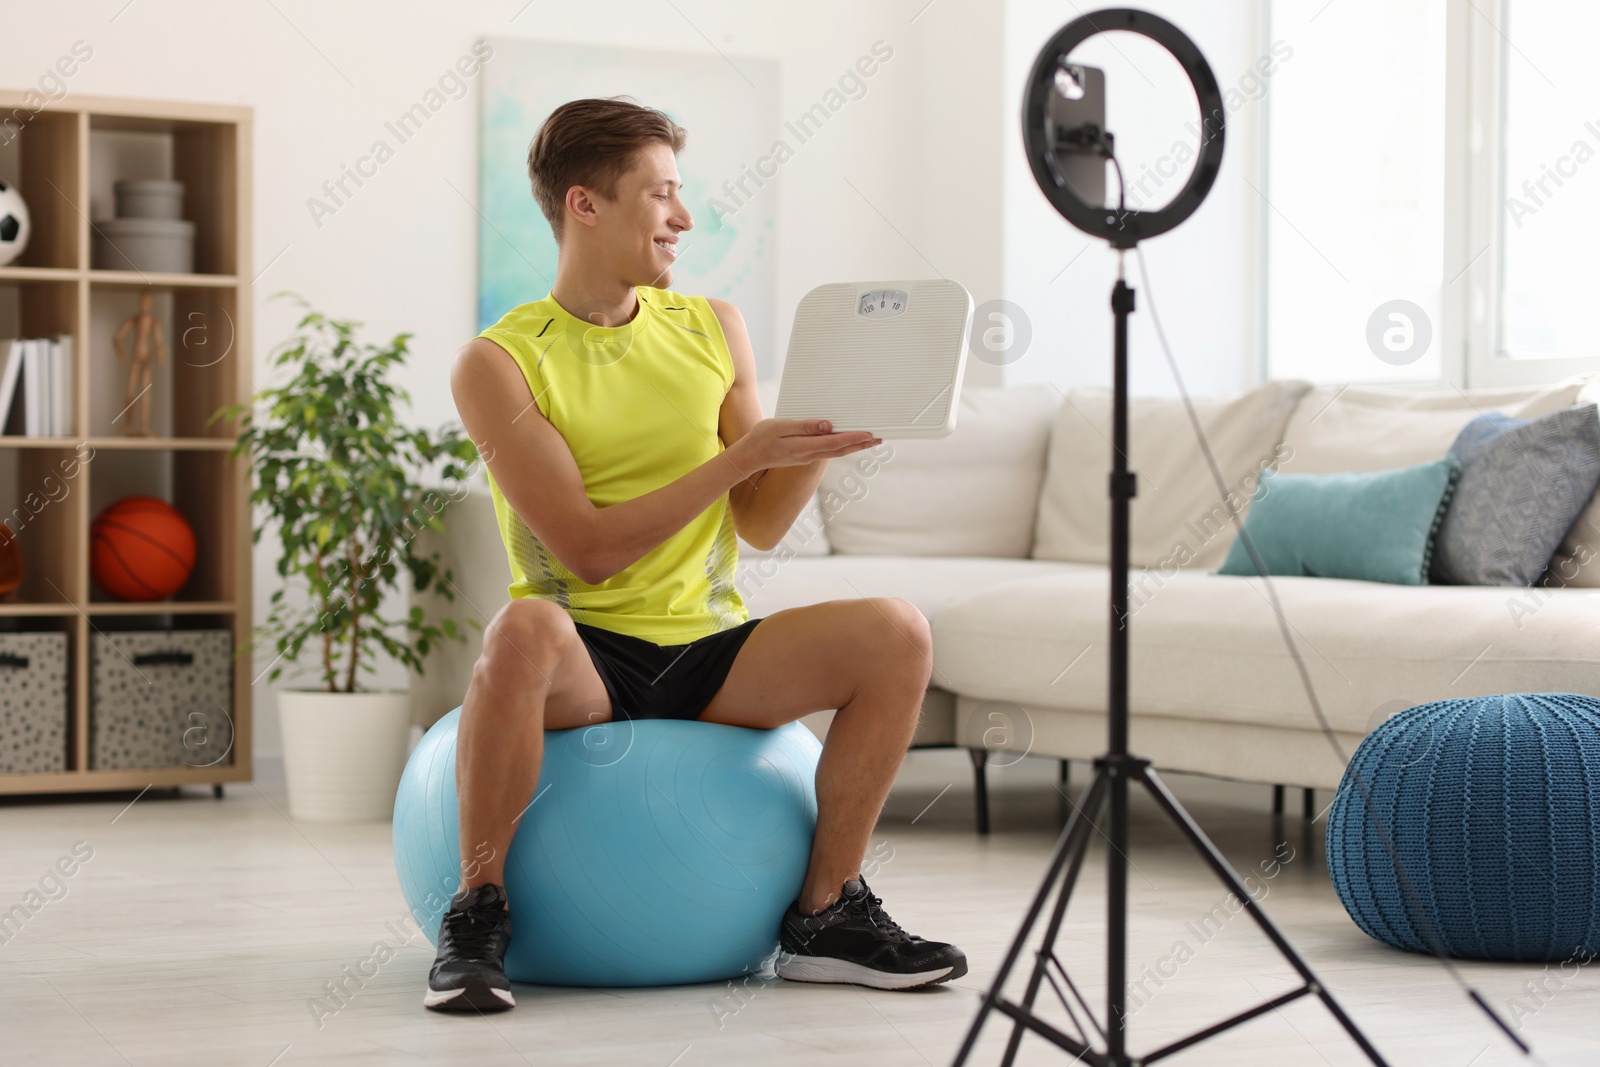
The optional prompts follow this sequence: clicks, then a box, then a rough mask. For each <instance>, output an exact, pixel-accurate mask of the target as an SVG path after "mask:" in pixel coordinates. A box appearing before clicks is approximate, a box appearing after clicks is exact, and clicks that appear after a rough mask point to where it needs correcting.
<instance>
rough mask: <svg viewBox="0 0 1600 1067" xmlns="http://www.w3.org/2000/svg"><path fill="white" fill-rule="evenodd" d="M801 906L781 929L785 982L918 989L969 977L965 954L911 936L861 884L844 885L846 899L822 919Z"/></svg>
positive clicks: (779, 965) (858, 881)
mask: <svg viewBox="0 0 1600 1067" xmlns="http://www.w3.org/2000/svg"><path fill="white" fill-rule="evenodd" d="M799 903H800V902H799V901H798V900H797V901H795V902H794V903H793V904H790V905H789V910H788V911H787V912H786V913H785V914H784V916H783V923H782V925H781V926H780V927H779V928H778V940H779V944H780V947H781V948H782V951H781V952H779V953H778V963H777V971H778V975H779V977H781V978H787V979H789V980H790V981H791V982H854V983H856V984H858V985H865V986H872V987H873V988H875V989H915V988H916V987H917V986H925V985H933V984H935V983H937V982H948V981H950V980H951V979H952V978H960V977H961V976H962V975H964V974H966V973H967V957H966V954H965V953H964V952H962V951H961V950H960V949H958V948H956V947H955V946H954V945H947V944H945V943H944V942H943V941H925V940H923V939H922V938H920V937H917V936H916V935H915V934H908V933H906V932H905V931H904V930H902V929H901V928H900V924H899V923H896V922H895V921H894V920H893V919H891V918H889V916H888V915H886V914H885V913H884V910H883V908H882V907H880V905H881V904H882V903H883V900H882V898H880V897H877V896H874V895H873V892H872V890H871V889H869V888H867V883H866V882H865V881H863V880H861V879H859V878H852V879H850V880H849V881H847V882H845V884H844V894H843V895H842V896H841V897H840V898H839V899H838V900H836V901H834V903H833V905H832V906H831V907H829V908H827V909H826V910H825V911H823V912H821V913H820V914H817V915H802V914H801V913H800V909H799Z"/></svg>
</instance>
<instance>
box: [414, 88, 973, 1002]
mask: <svg viewBox="0 0 1600 1067" xmlns="http://www.w3.org/2000/svg"><path fill="white" fill-rule="evenodd" d="M685 140H686V134H685V131H684V130H683V129H682V128H681V127H679V126H677V125H676V124H675V123H674V122H673V121H672V120H671V119H670V118H668V117H667V116H666V115H665V114H663V113H661V112H660V111H657V110H654V109H652V108H647V107H641V106H639V105H638V104H635V103H632V102H629V101H628V100H627V98H625V97H618V98H612V99H606V100H575V101H572V102H570V103H567V104H564V105H563V106H561V107H559V108H557V109H556V110H555V111H554V112H553V113H552V114H551V115H550V117H549V118H548V119H547V120H546V121H545V123H544V125H543V126H542V127H541V128H540V130H539V132H538V134H537V135H536V136H535V138H534V140H533V144H532V146H531V148H530V150H529V153H528V173H529V177H530V179H531V181H532V185H533V195H534V198H535V199H536V200H537V201H538V204H539V208H540V210H541V211H542V213H543V214H544V216H545V218H546V219H547V220H549V223H550V226H551V228H552V230H553V231H554V234H555V238H556V242H557V245H558V248H559V253H558V262H557V266H556V278H555V282H554V284H553V285H552V286H551V289H550V294H549V295H548V296H546V297H545V298H544V299H543V300H537V301H534V302H533V303H529V304H523V305H521V306H519V307H516V308H514V309H512V310H511V311H509V312H507V313H506V315H505V317H504V318H502V319H501V320H500V321H499V322H498V323H497V324H496V325H494V326H492V327H490V328H489V329H487V330H484V331H483V333H481V334H480V335H479V336H478V337H477V338H476V339H474V340H473V341H472V342H470V343H469V344H468V345H466V347H464V348H463V349H462V350H461V351H460V353H459V354H458V355H457V356H456V359H455V363H454V366H453V368H452V371H451V379H450V380H451V389H452V391H453V393H454V395H455V401H456V407H457V409H458V410H459V412H460V415H461V419H462V422H463V424H464V425H465V427H466V429H467V431H468V432H469V433H470V434H471V436H472V439H473V440H474V441H475V442H477V445H478V448H479V451H480V453H481V454H482V456H483V458H484V462H485V463H486V464H487V466H488V470H489V481H490V487H491V490H492V494H493V498H494V504H495V510H496V514H497V516H498V518H499V521H500V531H501V536H502V538H503V540H504V541H505V544H506V550H507V554H508V556H509V559H510V563H511V573H512V583H511V588H510V592H511V595H512V600H511V602H510V603H509V604H508V605H506V607H505V608H503V609H502V610H501V611H500V612H499V613H498V614H497V615H496V616H495V618H494V620H493V622H492V623H491V624H490V625H489V627H488V628H487V629H486V630H485V634H484V646H483V654H482V656H481V657H480V658H479V659H478V662H477V664H476V666H475V667H474V669H473V674H472V682H471V685H470V686H469V688H468V689H467V693H466V698H465V701H464V705H463V708H462V713H461V723H460V727H459V734H458V740H457V749H456V753H457V755H456V759H457V764H456V782H457V790H458V794H459V797H460V830H461V854H462V858H463V866H462V869H463V872H464V877H463V879H462V886H461V890H460V892H458V893H457V894H456V896H455V897H454V899H453V900H452V901H451V908H450V910H449V911H448V912H447V913H446V914H445V916H444V919H443V922H442V925H441V928H440V932H439V952H438V958H437V959H436V960H435V962H434V965H433V968H432V970H431V971H430V973H429V976H428V992H427V996H426V998H425V1001H424V1002H425V1003H426V1005H427V1006H428V1007H430V1008H436V1009H443V1010H480V1011H482V1010H492V1009H503V1008H508V1007H510V1006H512V1004H513V1003H514V1001H513V999H512V995H511V987H510V983H509V982H508V981H507V979H506V975H505V970H504V965H503V960H504V955H505V949H506V945H507V943H508V942H509V940H510V937H511V928H510V921H509V915H508V912H507V902H506V894H505V889H504V880H503V879H504V862H505V855H506V851H507V849H508V848H509V846H510V844H511V839H512V836H513V834H514V832H515V830H516V820H517V819H518V817H519V816H520V814H521V813H522V812H523V811H524V810H525V809H526V807H527V805H528V803H529V801H530V799H531V798H532V796H533V790H534V787H535V785H536V784H537V782H538V778H539V765H540V759H541V757H542V754H543V739H544V731H545V730H566V729H572V728H574V727H578V726H584V725H587V724H590V723H594V722H606V721H610V720H612V719H614V718H615V719H620V718H624V717H626V718H629V719H647V718H681V719H696V718H697V719H699V720H701V721H704V722H718V723H726V724H729V725H733V726H744V727H751V728H757V729H771V728H774V727H777V726H781V725H782V724H784V723H787V722H791V721H793V720H795V719H797V718H799V717H801V716H802V715H806V714H808V713H810V712H813V711H820V710H826V709H837V715H836V716H835V718H834V720H833V723H832V726H831V727H830V729H829V732H828V738H827V743H826V744H825V745H824V747H823V752H822V756H821V760H820V762H819V764H818V767H817V777H816V791H817V827H816V834H815V838H814V844H813V846H812V850H811V856H810V867H809V869H808V871H807V874H806V878H805V882H804V884H803V886H802V887H801V890H800V896H799V898H798V899H797V900H796V901H794V903H793V904H791V905H790V907H789V909H788V913H787V914H786V915H785V916H784V919H783V922H782V924H781V928H780V930H779V938H780V942H781V948H782V951H781V952H780V954H779V958H778V962H777V971H778V974H779V975H781V976H783V977H785V978H789V979H792V980H796V981H807V982H855V983H859V984H864V985H871V986H876V987H879V988H886V989H906V988H912V987H915V986H921V985H927V984H930V983H934V982H942V981H948V980H949V979H952V978H956V977H959V976H960V975H962V974H965V973H966V970H967V963H966V957H965V956H964V955H963V954H962V952H961V950H960V949H958V948H955V947H954V946H951V945H947V944H944V943H942V942H935V941H926V940H923V939H921V938H918V937H914V936H912V935H909V934H907V933H906V932H905V931H903V930H902V929H901V928H900V927H899V926H898V925H897V924H896V923H895V922H894V921H893V920H891V919H890V918H889V917H888V915H887V914H885V912H884V910H883V908H882V907H881V904H882V901H881V899H880V898H879V897H877V896H875V895H874V894H873V893H872V892H871V890H870V889H869V888H868V886H867V884H866V882H865V880H864V879H863V878H862V877H861V867H860V864H861V860H862V857H863V856H864V854H865V852H866V846H867V843H868V839H869V836H870V834H871V832H872V828H873V826H874V825H875V824H876V822H877V819H878V814H879V812H880V811H881V810H882V807H883V802H884V799H885V798H886V797H887V795H888V792H889V787H890V785H891V784H892V783H893V781H894V778H895V773H896V771H897V770H898V769H899V767H900V763H901V761H902V760H903V758H904V756H905V752H906V749H907V747H908V745H909V744H910V741H911V736H912V734H913V732H914V731H915V728H916V722H917V715H918V712H919V709H920V708H921V704H922V696H923V692H924V690H925V689H926V687H927V683H928V677H929V673H930V671H931V669H932V668H931V659H930V641H929V631H928V623H927V620H926V619H925V618H923V616H922V614H921V613H920V612H919V611H918V610H917V609H916V608H915V607H913V606H912V605H911V604H909V603H907V602H906V601H905V600H902V599H899V598H893V597H868V598H862V599H855V600H833V601H828V602H825V603H821V604H814V605H810V606H807V607H799V608H790V609H787V610H784V611H778V612H774V613H773V614H771V615H768V616H764V617H761V618H755V619H752V618H750V617H749V612H748V611H747V610H746V608H745V605H744V602H743V599H742V598H741V596H740V595H739V592H738V590H737V589H735V587H734V583H733V579H734V564H735V561H736V559H737V555H738V549H737V542H736V541H735V532H737V534H738V536H740V537H743V538H744V539H745V541H747V542H748V543H750V544H752V545H755V546H757V547H760V548H771V547H772V546H774V545H775V544H777V542H778V541H779V540H780V539H781V538H782V537H783V536H784V534H785V533H787V532H788V530H789V527H790V526H791V525H792V524H793V522H794V520H795V518H796V517H797V516H798V515H799V513H800V512H801V510H802V509H803V508H804V507H805V506H806V505H807V503H808V502H809V501H810V499H811V496H812V494H813V492H814V491H815V490H816V487H817V484H818V482H819V481H821V479H822V474H823V470H824V468H825V467H826V465H827V462H828V460H829V459H832V458H835V457H838V456H847V455H850V454H851V453H853V452H858V451H860V450H862V449H865V448H870V447H872V446H873V445H876V444H878V443H880V439H878V438H875V437H873V436H872V434H870V433H866V432H855V433H831V432H829V431H830V427H829V426H828V424H827V423H826V421H817V420H799V419H763V418H762V415H761V405H760V403H759V401H758V400H757V398H756V380H755V357H754V355H753V354H752V352H751V348H750V338H749V336H748V333H747V331H746V330H745V325H744V320H743V319H742V318H741V317H740V315H739V312H738V310H737V309H736V308H734V307H733V305H731V304H728V303H726V302H724V301H721V300H712V299H707V298H705V297H698V296H685V295H683V294H681V293H677V292H674V291H672V290H671V288H670V285H671V280H672V264H673V262H674V261H675V260H676V258H677V256H678V255H679V250H680V247H681V246H680V236H681V235H682V234H684V233H685V232H686V231H688V230H690V229H691V228H692V226H693V220H692V218H691V217H690V214H689V210H688V208H687V207H685V206H684V203H683V201H682V199H681V198H680V194H681V192H682V183H681V181H680V180H679V177H678V169H677V156H676V154H677V152H679V151H681V150H682V148H683V146H684V143H685ZM485 856H488V857H489V858H488V859H487V860H484V858H483V857H485Z"/></svg>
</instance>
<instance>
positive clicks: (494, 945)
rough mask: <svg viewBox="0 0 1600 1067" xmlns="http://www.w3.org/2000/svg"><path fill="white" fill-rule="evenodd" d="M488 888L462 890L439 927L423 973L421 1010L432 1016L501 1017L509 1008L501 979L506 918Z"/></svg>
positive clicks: (500, 892)
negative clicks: (493, 1014) (425, 991)
mask: <svg viewBox="0 0 1600 1067" xmlns="http://www.w3.org/2000/svg"><path fill="white" fill-rule="evenodd" d="M505 904H506V891H505V888H504V887H503V886H498V885H495V884H494V883H492V882H489V883H485V884H484V885H480V886H478V887H477V888H475V889H463V890H461V892H459V893H457V894H456V895H455V897H454V898H452V899H451V901H450V910H449V911H447V912H445V914H444V918H443V920H442V921H441V922H440V923H439V955H438V956H437V957H436V958H435V959H434V961H433V969H432V970H430V971H429V972H428V995H427V996H425V997H424V998H423V999H422V1003H423V1005H424V1006H426V1007H429V1008H433V1009H434V1010H435V1011H504V1010H506V1009H507V1008H510V1007H514V1006H515V1005H516V1001H515V1000H513V999H512V998H511V983H510V982H509V981H508V980H507V979H506V968H505V958H506V945H507V944H508V943H509V942H510V941H511V913H510V912H509V911H507V910H506V907H505Z"/></svg>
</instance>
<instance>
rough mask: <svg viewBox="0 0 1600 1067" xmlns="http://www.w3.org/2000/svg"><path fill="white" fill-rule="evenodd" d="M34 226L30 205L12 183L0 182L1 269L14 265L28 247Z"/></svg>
mask: <svg viewBox="0 0 1600 1067" xmlns="http://www.w3.org/2000/svg"><path fill="white" fill-rule="evenodd" d="M32 232H33V226H32V224H31V223H29V221H28V205H27V203H26V202H25V201H24V200H23V199H22V194H21V193H19V192H17V187H16V186H15V185H12V184H11V183H10V182H3V181H0V267H4V266H6V265H7V264H9V263H12V262H13V261H15V260H16V258H17V257H18V256H20V255H22V250H23V249H24V248H27V247H28V236H29V234H31V233H32Z"/></svg>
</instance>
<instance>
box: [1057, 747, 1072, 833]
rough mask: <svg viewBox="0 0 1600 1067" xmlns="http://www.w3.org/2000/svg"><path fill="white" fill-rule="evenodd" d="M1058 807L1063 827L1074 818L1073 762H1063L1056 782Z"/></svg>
mask: <svg viewBox="0 0 1600 1067" xmlns="http://www.w3.org/2000/svg"><path fill="white" fill-rule="evenodd" d="M1056 807H1057V809H1059V811H1060V813H1061V825H1062V826H1065V825H1066V824H1067V820H1068V819H1069V818H1070V817H1071V816H1072V761H1071V760H1062V761H1061V769H1060V773H1059V774H1058V776H1057V782H1056Z"/></svg>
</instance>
